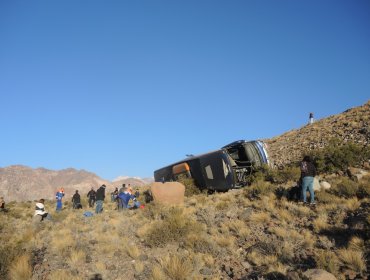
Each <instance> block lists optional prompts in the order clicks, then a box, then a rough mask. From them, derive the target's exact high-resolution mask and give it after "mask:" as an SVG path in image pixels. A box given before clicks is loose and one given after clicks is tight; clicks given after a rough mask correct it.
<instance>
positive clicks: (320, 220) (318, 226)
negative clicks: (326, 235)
mask: <svg viewBox="0 0 370 280" xmlns="http://www.w3.org/2000/svg"><path fill="white" fill-rule="evenodd" d="M328 226H329V225H328V215H327V214H326V213H321V214H320V215H319V216H318V217H317V218H316V219H315V220H314V221H313V228H314V230H315V232H317V233H318V232H320V231H322V230H324V229H327V228H328Z"/></svg>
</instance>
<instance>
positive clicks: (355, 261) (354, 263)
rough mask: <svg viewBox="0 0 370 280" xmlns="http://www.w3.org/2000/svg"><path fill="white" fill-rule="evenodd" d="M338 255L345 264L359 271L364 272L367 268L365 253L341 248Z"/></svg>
mask: <svg viewBox="0 0 370 280" xmlns="http://www.w3.org/2000/svg"><path fill="white" fill-rule="evenodd" d="M338 256H339V259H340V260H341V262H342V263H343V264H344V265H345V266H347V267H348V268H349V269H351V270H353V271H356V272H357V273H362V272H363V271H364V270H365V269H366V263H365V260H364V255H363V253H362V252H360V251H355V250H352V249H341V250H339V251H338Z"/></svg>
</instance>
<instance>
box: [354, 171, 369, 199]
mask: <svg viewBox="0 0 370 280" xmlns="http://www.w3.org/2000/svg"><path fill="white" fill-rule="evenodd" d="M357 197H358V198H360V199H362V198H366V197H370V176H369V175H368V176H365V177H363V178H362V179H361V180H360V182H359V186H358V191H357Z"/></svg>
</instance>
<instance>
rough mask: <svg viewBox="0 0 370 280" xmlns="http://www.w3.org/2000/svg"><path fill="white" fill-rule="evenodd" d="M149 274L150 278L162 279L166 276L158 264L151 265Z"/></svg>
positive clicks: (154, 279) (153, 279)
mask: <svg viewBox="0 0 370 280" xmlns="http://www.w3.org/2000/svg"><path fill="white" fill-rule="evenodd" d="M151 276H152V280H163V279H166V278H167V277H166V275H165V273H164V271H163V270H162V268H161V267H160V266H158V265H156V266H154V267H153V269H152V275H151Z"/></svg>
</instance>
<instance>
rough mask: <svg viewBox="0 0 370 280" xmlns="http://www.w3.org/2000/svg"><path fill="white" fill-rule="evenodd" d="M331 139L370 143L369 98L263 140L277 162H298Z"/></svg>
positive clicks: (278, 164) (278, 163)
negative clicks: (307, 152)
mask: <svg viewBox="0 0 370 280" xmlns="http://www.w3.org/2000/svg"><path fill="white" fill-rule="evenodd" d="M332 138H337V139H339V140H340V141H341V142H342V143H346V142H349V141H350V142H352V143H357V144H360V145H363V146H366V145H369V144H370V101H368V102H367V103H366V104H364V105H362V106H359V107H355V108H352V109H348V110H347V111H345V112H343V113H341V114H337V115H333V116H330V117H328V118H325V119H321V120H317V121H316V122H315V123H313V124H312V125H305V126H303V127H302V128H300V129H295V130H291V131H288V132H286V133H284V134H282V135H279V136H277V137H274V138H271V139H266V140H264V141H265V142H266V144H267V145H268V152H269V155H270V158H271V159H272V161H273V163H274V165H276V166H283V165H285V164H288V163H291V162H296V161H299V160H300V159H301V158H302V154H303V153H305V152H306V151H310V150H316V149H321V148H323V147H325V146H327V145H328V143H329V140H330V139H332Z"/></svg>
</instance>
